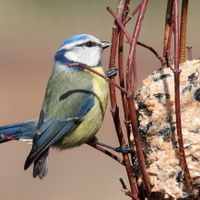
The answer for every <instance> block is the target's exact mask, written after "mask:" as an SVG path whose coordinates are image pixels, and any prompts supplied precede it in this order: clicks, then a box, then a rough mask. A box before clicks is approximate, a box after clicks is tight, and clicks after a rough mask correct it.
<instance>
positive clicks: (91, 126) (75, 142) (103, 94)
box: [56, 67, 108, 149]
mask: <svg viewBox="0 0 200 200" xmlns="http://www.w3.org/2000/svg"><path fill="white" fill-rule="evenodd" d="M93 69H94V70H95V71H97V72H99V73H101V74H104V71H103V69H102V67H95V68H93ZM86 73H91V75H92V76H93V92H94V96H95V100H94V106H93V107H92V108H91V110H90V111H89V112H88V113H87V114H86V116H85V117H84V118H83V120H82V122H81V123H80V124H79V125H78V126H77V127H76V128H75V129H74V130H73V131H72V132H71V133H68V134H67V135H66V136H65V137H63V138H62V139H61V140H60V141H59V144H57V145H56V146H57V147H58V148H59V149H66V148H72V147H75V146H80V145H81V144H83V143H86V142H88V141H89V140H91V139H92V138H94V136H95V134H96V133H97V131H98V130H99V128H100V127H101V124H102V122H103V118H104V114H105V110H106V107H107V102H108V83H107V82H106V81H105V79H103V78H102V77H100V76H98V75H96V74H94V73H92V72H89V71H88V70H87V72H86Z"/></svg>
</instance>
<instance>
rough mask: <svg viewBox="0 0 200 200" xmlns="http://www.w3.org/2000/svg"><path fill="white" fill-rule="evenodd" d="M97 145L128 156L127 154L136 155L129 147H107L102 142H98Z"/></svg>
mask: <svg viewBox="0 0 200 200" xmlns="http://www.w3.org/2000/svg"><path fill="white" fill-rule="evenodd" d="M96 144H97V145H99V146H102V147H105V148H108V149H112V150H113V151H116V152H118V153H123V154H127V153H134V152H135V151H134V150H132V149H131V148H130V147H129V146H119V147H112V146H110V145H107V144H104V143H101V142H97V143H96Z"/></svg>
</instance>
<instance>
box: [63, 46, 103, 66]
mask: <svg viewBox="0 0 200 200" xmlns="http://www.w3.org/2000/svg"><path fill="white" fill-rule="evenodd" d="M64 56H65V58H66V59H68V60H72V61H73V62H80V63H83V64H85V65H87V66H90V67H93V66H97V65H98V64H99V62H100V59H101V49H100V48H99V47H98V46H95V47H91V48H89V47H76V48H73V49H72V50H71V51H67V52H66V53H65V54H64Z"/></svg>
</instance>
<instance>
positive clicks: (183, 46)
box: [179, 0, 188, 63]
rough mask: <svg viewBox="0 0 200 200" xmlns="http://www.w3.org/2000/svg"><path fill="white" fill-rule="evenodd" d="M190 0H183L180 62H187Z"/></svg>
mask: <svg viewBox="0 0 200 200" xmlns="http://www.w3.org/2000/svg"><path fill="white" fill-rule="evenodd" d="M187 12H188V0H183V3H182V12H181V27H180V53H179V54H180V63H183V62H185V60H186V58H185V54H186V53H185V51H186V26H187Z"/></svg>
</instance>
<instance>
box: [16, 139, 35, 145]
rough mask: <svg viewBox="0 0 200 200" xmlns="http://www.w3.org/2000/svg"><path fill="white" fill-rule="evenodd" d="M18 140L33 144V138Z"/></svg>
mask: <svg viewBox="0 0 200 200" xmlns="http://www.w3.org/2000/svg"><path fill="white" fill-rule="evenodd" d="M19 141H22V142H26V143H28V144H33V139H28V138H21V139H19Z"/></svg>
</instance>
